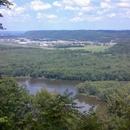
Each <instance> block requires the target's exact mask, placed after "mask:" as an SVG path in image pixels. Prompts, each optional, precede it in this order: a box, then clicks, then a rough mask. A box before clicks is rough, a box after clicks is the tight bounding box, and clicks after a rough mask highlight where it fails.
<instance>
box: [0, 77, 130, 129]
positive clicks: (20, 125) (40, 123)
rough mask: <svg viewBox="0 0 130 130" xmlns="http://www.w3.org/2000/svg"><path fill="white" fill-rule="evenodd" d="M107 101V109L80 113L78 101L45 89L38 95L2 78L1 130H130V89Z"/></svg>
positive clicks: (110, 97)
mask: <svg viewBox="0 0 130 130" xmlns="http://www.w3.org/2000/svg"><path fill="white" fill-rule="evenodd" d="M117 92H118V94H117V93H113V94H111V95H109V97H108V105H107V106H106V107H104V108H100V107H99V109H97V110H96V111H94V110H93V108H91V109H90V110H89V111H87V112H84V113H80V112H79V109H80V107H78V106H77V104H76V103H75V102H74V101H75V99H76V97H72V96H71V94H72V93H68V91H67V90H66V91H65V92H64V93H63V95H61V94H60V93H59V92H57V91H54V92H53V93H50V92H48V91H47V90H46V89H45V88H44V87H43V88H42V90H41V91H39V92H37V93H36V94H35V95H32V94H29V92H28V91H27V89H26V86H18V84H17V83H16V81H15V80H14V79H13V78H11V77H2V76H0V129H1V130H130V96H129V95H130V88H127V89H126V88H125V89H124V88H123V89H119V90H118V91H117Z"/></svg>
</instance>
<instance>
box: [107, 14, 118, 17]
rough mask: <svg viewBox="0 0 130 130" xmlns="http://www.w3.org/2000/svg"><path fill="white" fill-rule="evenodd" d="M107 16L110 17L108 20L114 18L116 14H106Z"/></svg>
mask: <svg viewBox="0 0 130 130" xmlns="http://www.w3.org/2000/svg"><path fill="white" fill-rule="evenodd" d="M107 16H108V17H110V18H112V17H115V16H116V14H115V13H111V14H108V15H107Z"/></svg>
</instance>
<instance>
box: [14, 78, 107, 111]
mask: <svg viewBox="0 0 130 130" xmlns="http://www.w3.org/2000/svg"><path fill="white" fill-rule="evenodd" d="M16 81H17V82H18V84H19V85H20V86H21V85H23V84H24V85H26V86H27V89H28V90H29V92H30V93H32V94H35V93H36V92H37V91H40V90H41V88H42V87H43V86H44V87H45V88H46V89H47V90H48V91H49V92H52V91H54V89H58V90H59V91H60V93H63V92H64V91H65V90H66V89H68V90H69V92H73V94H74V95H75V94H76V85H78V84H79V83H81V81H67V80H50V79H26V78H16ZM76 103H77V105H78V106H84V107H83V108H82V109H80V111H81V112H83V111H85V110H89V109H90V108H91V107H92V106H93V105H94V106H96V107H97V106H98V105H100V106H104V105H106V103H104V102H101V101H97V100H96V98H89V97H87V96H84V95H78V99H77V100H76Z"/></svg>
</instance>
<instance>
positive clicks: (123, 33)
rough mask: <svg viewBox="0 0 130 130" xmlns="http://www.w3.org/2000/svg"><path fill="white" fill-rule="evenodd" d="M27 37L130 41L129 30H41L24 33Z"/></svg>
mask: <svg viewBox="0 0 130 130" xmlns="http://www.w3.org/2000/svg"><path fill="white" fill-rule="evenodd" d="M23 36H25V37H27V38H33V39H35V38H40V39H47V38H48V39H50V40H57V39H61V40H80V41H99V42H110V41H111V40H114V41H115V42H119V41H120V42H126V41H130V31H129V30H41V31H27V32H25V33H24V35H23Z"/></svg>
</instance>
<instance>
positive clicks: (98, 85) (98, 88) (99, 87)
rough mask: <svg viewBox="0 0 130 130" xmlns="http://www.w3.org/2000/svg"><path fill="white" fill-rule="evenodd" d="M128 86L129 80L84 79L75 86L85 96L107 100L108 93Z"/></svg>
mask: <svg viewBox="0 0 130 130" xmlns="http://www.w3.org/2000/svg"><path fill="white" fill-rule="evenodd" d="M129 86H130V84H129V82H118V81H96V82H89V81H86V82H84V83H80V84H79V85H78V86H77V91H78V93H82V94H86V95H87V96H91V95H93V96H96V97H97V99H98V100H102V101H107V100H108V96H109V95H110V94H113V93H117V91H118V89H121V88H129Z"/></svg>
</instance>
